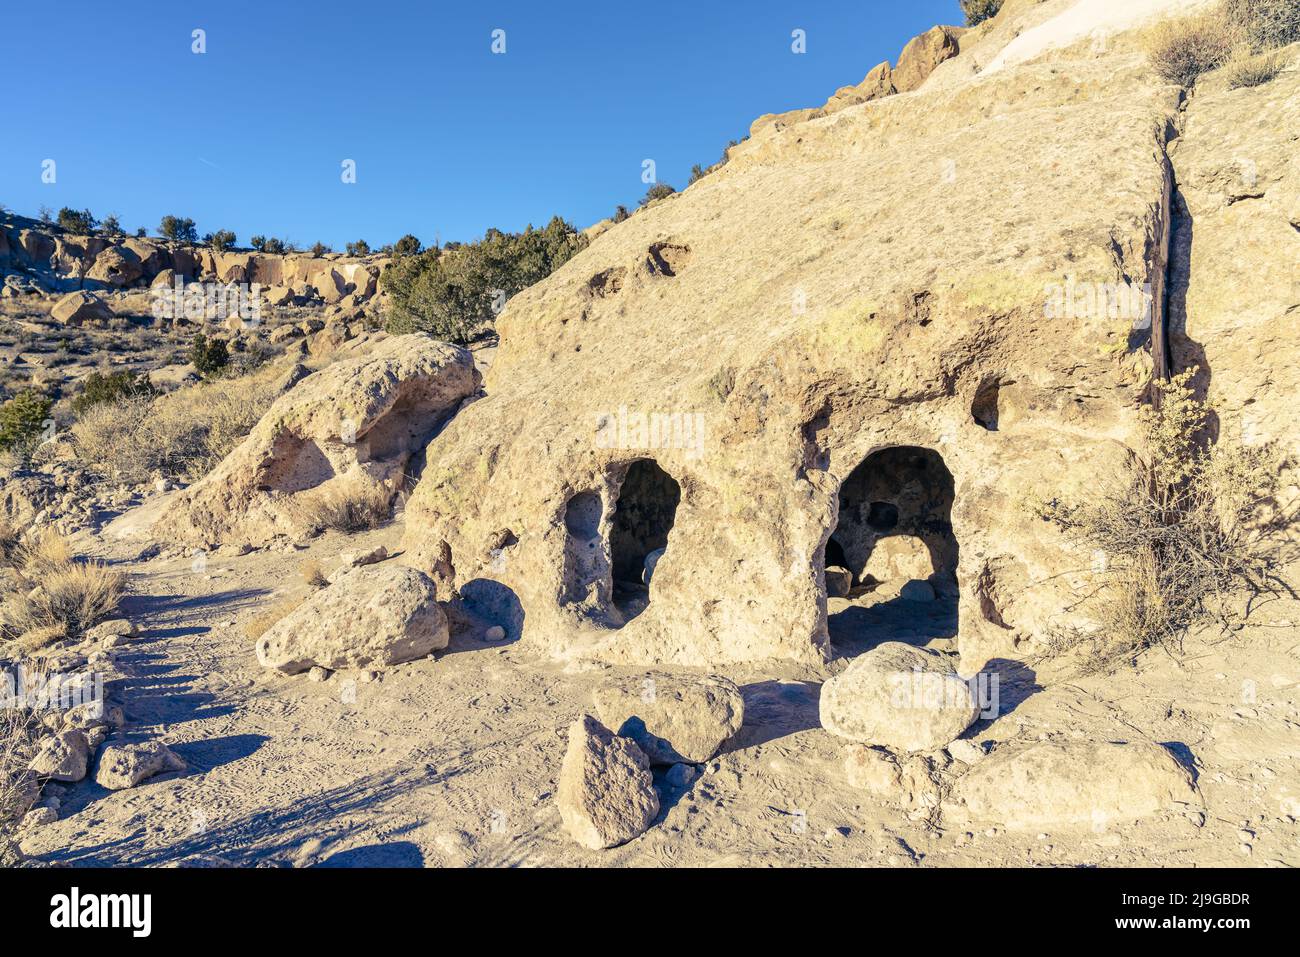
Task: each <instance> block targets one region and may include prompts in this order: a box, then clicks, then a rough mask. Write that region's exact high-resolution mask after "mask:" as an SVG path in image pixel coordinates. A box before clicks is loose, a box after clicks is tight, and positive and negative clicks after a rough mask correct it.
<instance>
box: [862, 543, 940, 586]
mask: <svg viewBox="0 0 1300 957" xmlns="http://www.w3.org/2000/svg"><path fill="white" fill-rule="evenodd" d="M934 570H935V569H934V560H933V559H932V558H931V557H930V548H929V546H928V545H926V544H925V542H924V541H922V540H921V539H920V538H918V537H916V536H915V535H890V536H888V537H887V538H882V539H880V541H878V542H876V545H875V547H874V548H872V549H871V555H870V556H869V557H868V558H867V565H866V568H864V569H863V571H862V577H863V578H866V577H868V576H870V577H871V578H874V579H875V580H876V581H878V582H888V581H910V580H911V579H914V578H929V577H930V575H932V574H933V573H934Z"/></svg>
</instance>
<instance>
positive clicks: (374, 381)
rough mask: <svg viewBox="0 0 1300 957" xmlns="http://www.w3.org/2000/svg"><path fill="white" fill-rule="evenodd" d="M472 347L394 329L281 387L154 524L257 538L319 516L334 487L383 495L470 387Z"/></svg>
mask: <svg viewBox="0 0 1300 957" xmlns="http://www.w3.org/2000/svg"><path fill="white" fill-rule="evenodd" d="M479 382H480V377H479V373H478V371H477V370H476V369H475V368H474V360H473V357H472V356H471V355H470V354H469V352H468V351H466V350H465V349H462V348H459V347H458V346H453V345H448V344H446V343H443V342H438V341H436V340H434V339H432V338H430V337H429V336H426V335H423V334H413V335H407V336H394V337H392V338H390V339H387V340H385V341H384V342H383V343H382V344H380V345H379V346H378V347H376V348H375V349H374V350H373V351H372V352H370V353H368V354H367V355H365V356H362V357H360V358H356V359H348V360H346V361H340V362H336V363H334V364H333V365H330V366H328V367H327V368H325V369H322V370H321V371H319V372H317V373H315V374H314V375H311V376H308V377H307V378H305V379H303V380H302V381H301V382H300V383H298V384H297V385H296V386H294V387H293V388H292V389H291V390H290V391H289V392H288V393H286V394H285V395H283V396H281V397H280V398H279V399H277V400H276V402H275V403H274V404H273V405H272V406H271V408H270V409H269V410H268V411H267V413H266V414H265V415H264V416H263V417H262V419H261V421H260V422H258V424H257V425H256V427H254V429H253V431H252V432H251V433H250V434H249V436H248V438H246V439H245V440H244V441H243V443H242V444H240V445H239V446H238V447H237V448H235V449H234V450H233V451H232V452H231V453H230V454H229V455H228V456H226V458H225V460H223V461H222V462H221V464H220V465H218V466H217V467H216V468H215V469H214V470H213V471H212V472H211V473H209V474H208V475H207V476H205V477H204V478H203V479H202V480H201V481H199V482H197V483H196V484H194V485H193V486H191V487H190V488H189V489H187V490H185V491H184V492H183V493H181V495H180V496H179V497H178V499H177V502H176V504H175V507H174V508H172V509H170V510H169V512H168V514H167V515H165V516H163V517H162V518H161V519H160V523H159V525H158V526H157V529H156V531H157V534H159V535H163V536H171V537H173V538H175V539H176V540H179V541H182V542H186V543H190V544H195V545H203V546H207V545H217V544H223V543H227V542H230V543H235V544H239V543H248V544H252V545H262V544H265V543H267V542H269V541H270V540H271V539H273V538H275V537H276V536H288V537H296V536H302V535H305V534H308V533H310V532H312V531H313V530H315V529H316V528H318V527H319V525H318V524H317V523H318V520H319V514H320V509H321V508H322V507H323V505H324V504H325V503H329V502H331V501H337V500H338V499H339V498H340V497H343V498H355V499H356V500H369V499H376V498H379V499H387V500H389V501H391V499H392V498H393V497H394V496H395V495H396V494H397V493H398V491H399V490H400V486H401V483H402V482H403V480H404V477H405V474H406V473H405V470H406V466H407V464H408V463H409V462H410V460H411V456H412V455H414V454H416V453H418V452H420V451H421V450H423V448H424V446H425V444H426V443H427V442H428V441H429V439H430V438H431V437H432V436H433V435H434V434H435V433H437V431H438V430H439V429H440V428H441V427H442V425H443V423H444V422H446V420H447V419H448V418H450V417H451V415H452V414H453V413H454V412H455V411H456V410H457V408H459V406H460V404H461V403H462V402H463V401H464V400H465V399H466V398H468V397H469V396H471V395H473V394H474V393H475V392H476V391H477V390H478V388H479Z"/></svg>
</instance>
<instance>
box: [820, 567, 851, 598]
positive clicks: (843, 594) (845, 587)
mask: <svg viewBox="0 0 1300 957" xmlns="http://www.w3.org/2000/svg"><path fill="white" fill-rule="evenodd" d="M852 589H853V573H852V572H851V571H849V570H848V569H847V568H842V567H840V566H839V565H828V566H827V568H826V597H827V598H847V597H848V595H849V592H850V591H851V590H852Z"/></svg>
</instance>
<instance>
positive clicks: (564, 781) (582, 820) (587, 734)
mask: <svg viewBox="0 0 1300 957" xmlns="http://www.w3.org/2000/svg"><path fill="white" fill-rule="evenodd" d="M556 803H557V804H558V805H559V808H560V819H561V820H562V821H563V822H564V828H565V830H566V831H568V832H569V836H571V837H572V838H573V839H574V840H575V841H577V842H578V843H579V844H581V845H583V846H584V847H589V848H591V849H592V850H601V849H603V848H607V847H617V846H618V845H619V844H626V843H627V842H628V841H630V840H632V839H633V838H634V837H637V836H639V835H640V834H641V833H643V832H644V831H645V829H646V828H648V827H649V826H650V824H651V822H653V821H654V819H655V815H656V814H658V813H659V795H658V794H657V793H656V792H655V789H654V778H653V777H652V776H651V774H650V762H649V761H648V760H647V759H646V756H645V755H644V754H643V753H642V752H641V749H640V748H639V747H637V746H636V744H635V743H633V742H632V741H631V740H629V739H628V738H621V737H618V736H617V735H614V734H611V733H610V732H609V730H608V729H606V728H604V727H602V726H601V724H600V722H599V721H597V720H596V719H595V718H593V717H591V716H590V715H583V716H582V717H581V718H579V719H578V720H577V721H575V722H574V723H573V724H572V726H570V728H569V747H568V750H567V751H565V754H564V764H563V765H562V766H561V768H560V783H559V788H558V789H557V793H556Z"/></svg>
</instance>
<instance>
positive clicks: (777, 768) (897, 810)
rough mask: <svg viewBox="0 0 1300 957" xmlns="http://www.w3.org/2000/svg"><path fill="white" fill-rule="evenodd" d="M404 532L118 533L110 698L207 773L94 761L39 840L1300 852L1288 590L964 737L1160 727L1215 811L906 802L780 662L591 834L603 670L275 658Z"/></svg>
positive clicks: (484, 853)
mask: <svg viewBox="0 0 1300 957" xmlns="http://www.w3.org/2000/svg"><path fill="white" fill-rule="evenodd" d="M400 533H401V528H400V522H399V523H397V524H394V525H392V526H390V527H388V528H386V529H381V530H378V531H375V532H371V533H367V534H366V535H363V536H353V537H351V538H349V537H345V536H342V535H339V534H336V533H330V534H328V535H326V536H323V537H322V538H319V539H317V540H315V541H314V542H313V543H311V545H310V547H308V548H307V549H305V550H299V551H289V552H261V553H253V554H250V555H246V556H243V557H239V558H225V559H222V558H213V559H210V561H209V564H208V566H207V568H206V569H203V570H201V571H197V572H196V571H194V570H192V569H191V566H190V562H189V561H188V560H177V559H172V560H161V559H154V560H151V561H144V562H139V561H132V560H130V559H129V558H128V557H127V556H128V554H129V553H130V552H131V551H136V552H138V549H139V546H138V545H137V546H133V547H132V546H126V545H124V544H116V545H103V544H102V543H101V553H102V554H104V555H105V557H110V558H113V559H115V560H117V561H120V562H121V563H122V567H123V568H124V569H125V570H127V571H129V572H130V573H131V576H132V585H133V592H134V593H133V595H132V596H131V597H130V598H129V599H128V604H127V609H126V610H127V611H128V612H129V614H130V615H131V616H132V617H133V618H134V619H136V620H137V621H138V622H140V624H141V625H142V626H143V628H144V629H145V630H146V633H145V635H144V636H143V637H142V638H141V639H140V640H139V641H138V642H137V643H135V644H133V645H131V646H129V647H128V648H126V649H125V650H124V652H123V653H122V655H121V658H120V668H121V671H122V675H121V676H120V677H119V678H117V679H116V680H115V681H113V682H112V683H111V684H110V686H109V693H110V696H111V697H114V698H116V699H118V700H121V701H122V702H124V704H125V711H126V716H127V719H128V726H127V731H128V733H129V734H132V735H134V734H141V735H151V736H159V737H162V738H163V739H165V740H167V741H168V742H169V743H172V744H173V745H174V747H175V750H176V751H177V752H178V753H180V754H181V755H182V756H183V757H184V758H185V759H186V760H187V761H188V762H189V764H190V770H189V772H188V773H186V774H183V775H172V776H170V777H164V778H158V779H155V780H153V781H151V782H146V783H145V784H143V785H141V786H139V787H137V788H135V789H132V790H128V791H120V792H108V791H105V790H104V789H102V788H100V787H99V786H98V785H96V784H94V783H93V781H87V782H83V783H82V784H80V785H77V786H75V787H73V788H72V789H70V790H69V792H68V794H67V795H66V797H65V798H64V801H63V807H62V812H61V819H60V820H59V821H57V822H56V823H54V824H51V825H49V826H47V827H44V828H41V829H39V830H37V831H35V832H33V833H32V834H31V836H30V837H29V838H28V839H27V840H26V841H25V843H24V848H25V850H27V851H28V852H29V853H31V854H35V855H38V856H39V857H41V858H43V859H44V860H46V861H50V862H60V863H65V864H72V865H121V864H126V865H165V864H174V863H176V862H180V861H185V862H187V863H190V864H200V863H207V864H230V865H241V866H250V865H253V866H349V865H396V866H401V865H412V866H418V865H424V866H462V865H479V866H484V865H486V866H502V865H523V866H544V865H582V866H587V865H590V866H601V865H605V866H619V865H633V866H651V867H658V866H670V865H676V866H713V865H763V866H772V865H777V866H779V865H796V864H797V865H889V866H906V867H911V866H946V865H1084V864H1100V865H1111V866H1129V865H1142V864H1151V865H1180V866H1183V865H1255V866H1259V865H1265V866H1267V865H1274V866H1277V865H1289V866H1295V865H1300V826H1298V825H1297V819H1300V632H1298V631H1297V629H1296V627H1295V626H1294V625H1293V623H1292V621H1291V620H1290V619H1288V618H1287V616H1288V615H1296V616H1297V617H1298V618H1300V611H1298V608H1297V606H1296V605H1295V604H1293V603H1282V602H1278V603H1275V604H1273V605H1270V606H1266V607H1264V608H1263V609H1262V610H1261V611H1260V613H1259V614H1258V615H1257V623H1256V624H1255V625H1254V626H1252V627H1250V628H1248V629H1247V630H1246V631H1243V632H1240V633H1238V634H1237V635H1235V636H1234V637H1233V638H1232V639H1231V640H1229V641H1226V642H1218V643H1208V642H1199V643H1196V644H1195V645H1189V646H1188V648H1187V649H1186V657H1185V659H1184V660H1183V661H1182V662H1181V663H1180V662H1177V661H1175V660H1173V659H1172V658H1170V657H1168V656H1166V655H1163V654H1155V655H1152V656H1150V657H1149V658H1148V659H1147V660H1146V661H1145V662H1144V663H1143V665H1142V667H1141V668H1140V669H1138V670H1134V669H1129V670H1126V671H1124V672H1123V673H1120V674H1118V675H1114V676H1109V677H1091V678H1087V679H1082V680H1065V681H1060V682H1058V683H1052V682H1048V681H1045V680H1044V681H1042V682H1040V679H1039V676H1038V675H1036V674H1035V672H1034V671H1033V670H1032V669H1027V668H1026V669H1021V670H1020V671H1019V673H1017V674H1010V675H1006V676H1004V677H1005V679H1006V680H1004V683H1003V688H1002V712H1003V713H1002V714H1000V715H999V716H998V717H996V718H995V719H993V720H987V721H981V722H979V723H978V724H977V725H976V726H975V727H974V728H973V729H972V730H971V731H970V732H968V734H967V736H968V737H974V738H976V739H978V740H981V741H983V740H993V741H999V742H1000V741H1008V740H1011V739H1032V738H1036V737H1056V736H1071V735H1073V736H1076V737H1079V736H1088V737H1093V738H1100V739H1108V738H1110V739H1125V740H1132V739H1134V738H1138V737H1145V738H1148V739H1151V740H1154V741H1158V742H1161V743H1165V744H1166V745H1167V746H1169V747H1170V748H1171V749H1172V750H1173V751H1174V752H1175V753H1177V754H1179V755H1180V756H1181V757H1182V758H1183V759H1184V760H1185V762H1186V763H1189V764H1192V765H1194V767H1195V769H1196V774H1197V779H1198V780H1197V783H1198V786H1199V788H1200V789H1201V791H1202V794H1203V796H1204V798H1205V802H1206V806H1207V814H1206V816H1205V821H1204V823H1203V825H1201V824H1198V822H1197V821H1195V820H1192V819H1190V818H1189V817H1187V816H1185V815H1182V814H1176V813H1172V812H1171V813H1170V814H1168V815H1166V816H1165V817H1163V818H1157V819H1148V820H1146V821H1144V822H1142V823H1140V824H1136V825H1132V826H1129V827H1112V828H1110V829H1108V830H1105V831H1102V832H1092V831H1085V832H1082V833H1047V834H1036V833H1028V834H1023V833H1014V832H1008V831H1005V830H1002V829H988V830H979V831H978V832H968V831H965V830H962V829H960V828H958V829H948V828H946V827H945V825H944V822H943V819H942V817H940V818H939V820H938V822H937V824H936V823H935V822H933V821H927V820H925V819H912V818H910V817H909V815H908V813H907V811H906V809H905V808H903V807H900V806H896V805H892V804H891V803H889V802H888V801H884V800H879V799H876V798H873V797H871V796H869V795H867V794H865V793H863V792H861V791H855V790H854V789H853V788H851V787H849V786H848V784H847V783H846V782H845V779H844V775H843V772H842V770H841V759H840V749H841V746H842V742H841V741H839V739H836V738H834V737H833V736H832V735H830V734H829V733H828V732H826V731H824V730H822V729H821V728H820V726H819V724H818V718H817V698H818V691H819V680H818V676H816V675H811V674H807V673H800V672H799V671H798V670H797V669H796V668H795V667H794V666H789V665H783V664H775V665H771V666H766V667H747V668H743V669H728V670H726V671H725V673H726V674H728V675H729V676H730V677H731V678H733V680H735V681H736V682H737V683H739V684H740V685H741V686H742V688H743V693H744V696H745V702H746V715H745V727H744V728H743V729H742V731H741V732H740V734H739V736H738V737H737V738H736V739H734V740H733V741H732V742H731V743H730V744H729V745H728V747H727V749H726V750H725V752H724V753H723V754H722V755H721V756H720V757H718V758H717V759H715V760H714V761H712V762H710V763H709V764H708V765H706V766H705V768H704V773H703V774H702V775H701V776H700V777H699V778H697V779H696V780H695V781H694V782H693V783H692V784H691V785H690V786H689V787H687V788H685V789H678V790H674V789H672V788H670V787H668V786H667V785H666V784H665V783H664V782H663V781H662V780H660V779H659V778H657V779H656V780H657V784H658V786H659V787H660V789H661V795H662V799H663V800H662V804H663V810H662V811H661V814H660V817H659V819H658V820H657V821H656V823H655V825H654V826H653V827H652V828H651V829H650V830H649V831H648V832H647V833H646V834H645V835H643V836H642V837H640V838H639V839H637V840H635V841H633V842H631V843H630V844H627V845H625V846H623V847H620V848H617V849H614V850H609V851H604V852H594V851H588V850H585V849H583V848H581V847H579V846H578V845H576V844H575V843H573V842H572V841H571V840H569V839H568V837H567V836H566V835H565V833H564V832H563V830H562V829H561V827H560V819H559V813H558V810H557V808H556V804H555V801H554V800H553V795H554V792H555V787H556V777H557V774H558V771H559V767H560V762H561V759H562V756H563V752H564V745H565V741H564V737H563V733H564V729H565V728H566V726H567V725H568V723H569V722H570V721H571V720H572V719H573V718H574V717H575V716H577V715H578V714H579V713H581V712H582V711H584V710H586V709H588V708H589V707H590V694H591V689H592V686H593V684H594V683H595V682H596V681H597V680H599V678H600V676H601V670H602V669H601V667H600V666H593V665H587V666H583V665H577V666H575V665H568V666H567V667H566V666H561V665H558V664H556V663H554V662H551V661H547V660H538V659H536V658H533V657H530V655H529V654H527V653H525V651H524V650H523V649H521V648H520V647H519V646H518V645H515V644H504V645H492V644H489V643H487V642H485V641H482V640H479V639H476V637H475V636H474V635H470V634H460V635H456V636H454V637H453V640H452V644H451V646H450V648H448V649H447V650H446V651H445V652H442V653H440V654H439V655H438V656H437V657H436V659H435V658H430V659H424V660H421V661H418V662H414V663H412V664H409V665H405V666H401V667H398V668H396V669H393V670H391V671H389V672H387V673H386V674H385V675H384V676H383V677H382V680H381V681H378V682H366V681H363V680H360V676H356V675H352V676H350V675H348V674H345V673H337V674H335V675H333V676H332V677H331V678H330V679H329V680H328V681H326V682H321V683H318V682H313V681H311V680H309V679H308V678H306V677H295V678H287V677H283V676H279V675H276V674H272V673H269V672H267V671H265V670H264V669H262V668H260V667H259V666H258V664H257V661H256V658H255V656H254V654H253V648H252V641H251V640H250V639H249V638H248V637H247V636H246V635H245V634H244V631H243V624H244V622H246V621H247V620H248V619H249V618H250V617H252V616H254V615H256V614H257V613H258V611H259V610H260V609H262V608H264V607H265V606H266V605H267V603H269V602H274V601H276V600H278V599H279V598H280V597H281V596H282V595H283V594H291V593H294V592H295V591H298V590H300V589H302V588H304V587H305V586H304V585H303V584H302V582H301V579H300V576H299V574H298V569H299V568H300V566H301V565H302V564H303V562H304V561H305V560H307V559H315V560H318V561H319V562H320V563H321V564H322V565H323V566H324V567H325V568H326V570H327V571H328V570H329V569H330V568H331V567H332V566H333V564H335V563H337V561H338V555H339V554H340V553H341V552H342V551H344V550H348V549H354V548H356V547H357V546H358V544H367V545H369V544H372V543H373V544H378V543H380V542H382V543H385V544H387V545H388V546H389V547H390V548H393V549H396V546H397V542H398V541H399V540H400ZM105 549H107V551H105ZM836 607H838V606H833V607H832V610H835V608H836ZM848 611H849V612H850V614H849V615H848V616H846V617H841V618H839V619H837V621H838V622H839V623H838V624H837V625H834V627H835V633H836V634H837V637H839V639H840V641H841V644H842V646H843V647H845V649H846V651H848V652H849V653H851V652H853V651H855V650H859V649H860V648H862V647H865V646H866V645H869V644H870V643H871V640H872V639H871V635H872V633H873V632H875V633H877V638H878V639H879V638H885V637H890V638H898V637H904V638H908V639H909V640H914V641H917V642H918V643H921V642H925V641H926V640H927V639H929V638H931V637H933V636H934V635H942V634H944V633H949V634H950V633H951V630H952V624H953V623H952V622H951V621H949V620H946V619H945V615H946V612H944V611H943V610H942V609H941V608H939V607H936V608H935V609H933V610H932V611H931V612H930V613H929V617H926V616H921V617H920V618H917V617H916V616H915V615H910V616H908V615H903V614H902V611H900V610H899V609H897V608H896V609H895V610H893V611H891V610H890V609H887V608H886V609H883V610H882V609H881V608H876V609H857V610H854V609H848ZM904 618H907V619H908V620H907V621H905V620H904ZM909 621H910V624H909V623H908V622H909ZM833 624H834V623H833ZM909 629H910V630H909ZM935 640H936V641H937V642H940V643H942V642H945V641H950V640H951V639H947V638H943V637H939V638H937V639H935ZM842 666H843V662H842V661H841V662H839V663H838V664H835V665H833V666H832V669H834V668H836V667H842ZM1043 683H1045V684H1047V687H1046V688H1044V687H1042V684H1043ZM1252 683H1253V684H1252ZM1252 699H1253V700H1252ZM913 816H914V817H915V815H913Z"/></svg>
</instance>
